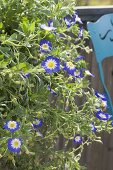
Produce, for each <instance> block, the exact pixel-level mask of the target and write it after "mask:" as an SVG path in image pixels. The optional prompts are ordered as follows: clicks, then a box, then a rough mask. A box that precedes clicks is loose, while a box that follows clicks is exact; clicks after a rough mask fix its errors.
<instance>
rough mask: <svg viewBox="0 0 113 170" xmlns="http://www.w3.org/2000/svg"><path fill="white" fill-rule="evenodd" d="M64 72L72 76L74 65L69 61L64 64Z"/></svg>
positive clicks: (74, 69)
mask: <svg viewBox="0 0 113 170" xmlns="http://www.w3.org/2000/svg"><path fill="white" fill-rule="evenodd" d="M64 70H66V71H67V72H68V73H69V74H71V75H74V72H75V71H76V68H75V65H74V64H73V63H72V62H71V61H69V62H67V63H64Z"/></svg>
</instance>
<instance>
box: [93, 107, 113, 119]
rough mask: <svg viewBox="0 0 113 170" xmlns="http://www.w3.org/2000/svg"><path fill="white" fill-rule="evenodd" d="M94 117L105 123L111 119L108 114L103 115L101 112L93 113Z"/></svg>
mask: <svg viewBox="0 0 113 170" xmlns="http://www.w3.org/2000/svg"><path fill="white" fill-rule="evenodd" d="M95 114H96V117H97V118H98V119H100V120H104V121H107V120H109V119H110V118H111V115H109V114H108V113H104V112H102V111H101V110H99V111H98V112H96V113H95Z"/></svg>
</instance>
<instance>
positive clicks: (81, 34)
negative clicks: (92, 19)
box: [78, 27, 83, 38]
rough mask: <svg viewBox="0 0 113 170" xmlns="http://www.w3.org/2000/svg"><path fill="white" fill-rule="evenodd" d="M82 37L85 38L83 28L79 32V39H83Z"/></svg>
mask: <svg viewBox="0 0 113 170" xmlns="http://www.w3.org/2000/svg"><path fill="white" fill-rule="evenodd" d="M82 36H83V27H81V28H80V30H79V33H78V38H82Z"/></svg>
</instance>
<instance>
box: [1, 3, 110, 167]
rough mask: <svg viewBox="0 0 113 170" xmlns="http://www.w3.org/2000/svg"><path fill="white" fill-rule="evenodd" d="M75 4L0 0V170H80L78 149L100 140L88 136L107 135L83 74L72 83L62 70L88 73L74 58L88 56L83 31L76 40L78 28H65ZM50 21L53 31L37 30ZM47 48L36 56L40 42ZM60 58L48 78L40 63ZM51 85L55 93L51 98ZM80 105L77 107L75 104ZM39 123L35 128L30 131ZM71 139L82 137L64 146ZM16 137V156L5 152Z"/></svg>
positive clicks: (80, 149)
mask: <svg viewBox="0 0 113 170" xmlns="http://www.w3.org/2000/svg"><path fill="white" fill-rule="evenodd" d="M75 5H76V4H75V0H70V1H69V0H32V1H31V0H1V1H0V138H1V140H0V157H1V161H0V168H2V169H3V168H4V167H7V166H8V167H9V169H15V170H16V169H18V170H19V169H25V170H35V169H36V170H38V169H39V170H52V169H56V170H57V169H58V170H63V169H66V168H67V169H69V170H73V169H77V170H79V169H80V166H79V163H78V161H79V159H80V155H81V152H82V150H83V146H84V145H85V144H89V143H90V142H91V141H94V140H100V138H98V137H97V136H96V134H95V133H94V132H92V130H91V127H90V124H91V123H92V122H94V123H95V126H96V128H97V131H98V132H100V131H102V130H107V131H110V129H111V127H110V123H109V122H107V123H106V121H101V120H99V119H98V118H97V117H96V116H95V112H96V110H97V108H99V109H102V107H101V102H102V101H101V100H100V99H99V98H97V97H96V96H95V93H94V90H93V89H90V88H89V81H88V79H87V74H85V72H84V76H83V77H82V78H77V79H75V80H74V79H73V76H72V75H69V74H67V73H66V71H65V70H63V64H64V63H65V62H72V63H73V64H74V65H75V67H76V68H77V69H78V70H80V69H85V70H87V63H86V62H85V60H79V61H75V59H76V58H77V57H78V56H80V55H82V54H83V51H86V52H88V51H89V49H88V47H86V46H85V39H87V38H88V34H87V32H86V31H85V30H84V33H83V37H82V38H81V39H80V38H78V34H79V31H80V27H79V24H78V23H76V24H72V26H71V27H70V28H67V26H66V23H65V21H64V17H65V16H68V15H73V14H74V12H75ZM49 20H52V21H53V26H54V27H55V28H56V30H55V31H47V30H45V29H42V28H41V25H42V24H45V25H48V21H49ZM43 39H47V40H48V41H50V42H51V43H52V46H53V48H52V50H51V51H50V52H49V54H48V53H42V52H41V51H40V41H41V40H43ZM48 55H50V56H55V57H57V58H59V59H60V62H61V66H60V67H61V69H60V71H59V72H56V73H52V74H47V73H46V72H45V70H44V68H43V67H42V65H41V63H42V61H43V60H44V59H45V58H46V57H47V56H48ZM48 86H50V87H51V88H52V89H53V90H54V91H55V93H56V95H53V94H52V93H51V90H49V89H48ZM79 101H81V105H80V104H79V103H80V102H79ZM35 118H37V119H41V120H43V125H42V126H41V127H39V128H34V127H33V122H34V120H35ZM7 121H17V122H19V123H20V129H19V130H17V131H15V132H14V133H11V132H9V131H8V130H6V129H4V128H3V127H4V124H5V123H6V122H7ZM76 134H80V135H81V136H82V137H83V142H82V144H81V145H80V146H78V145H77V146H78V147H77V148H76V147H75V146H74V147H73V148H69V147H68V145H69V143H70V142H71V141H72V142H73V138H74V136H75V135H76ZM59 136H64V137H65V142H64V147H63V148H62V149H61V150H59V149H58V147H57V144H58V139H59ZM17 137H19V138H21V139H22V146H21V152H20V153H18V154H16V153H12V152H10V151H9V150H8V148H7V141H8V139H9V138H17Z"/></svg>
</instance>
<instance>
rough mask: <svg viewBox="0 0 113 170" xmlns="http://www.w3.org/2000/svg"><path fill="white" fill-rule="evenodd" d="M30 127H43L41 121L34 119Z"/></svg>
mask: <svg viewBox="0 0 113 170" xmlns="http://www.w3.org/2000/svg"><path fill="white" fill-rule="evenodd" d="M32 126H33V128H34V129H37V128H39V127H42V126H43V120H42V119H38V118H35V121H34V122H33V124H32Z"/></svg>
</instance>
